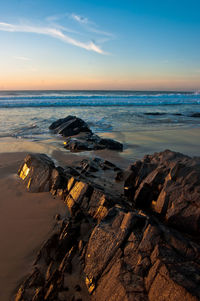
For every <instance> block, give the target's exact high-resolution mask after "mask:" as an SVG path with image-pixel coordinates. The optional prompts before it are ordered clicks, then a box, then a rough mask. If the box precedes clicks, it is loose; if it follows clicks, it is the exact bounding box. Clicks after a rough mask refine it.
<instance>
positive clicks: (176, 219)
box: [124, 150, 200, 233]
mask: <svg viewBox="0 0 200 301" xmlns="http://www.w3.org/2000/svg"><path fill="white" fill-rule="evenodd" d="M130 171H131V174H130V175H129V177H128V178H127V179H126V181H125V184H124V187H125V193H126V195H127V196H128V197H129V200H130V201H131V202H132V204H133V206H134V207H135V208H141V209H143V210H147V211H150V212H155V213H156V214H158V215H159V216H160V217H161V218H163V219H164V220H165V221H166V222H167V223H168V224H170V225H172V226H174V227H176V228H178V229H180V230H181V231H183V230H184V231H186V232H190V233H194V232H199V231H200V182H199V178H200V158H190V157H188V156H185V155H182V154H180V153H176V152H172V151H169V150H166V151H164V152H161V153H155V154H154V155H152V156H146V157H145V158H144V159H143V160H141V161H137V162H135V163H134V164H133V165H132V166H131V167H130Z"/></svg>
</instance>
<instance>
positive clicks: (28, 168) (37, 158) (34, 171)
mask: <svg viewBox="0 0 200 301" xmlns="http://www.w3.org/2000/svg"><path fill="white" fill-rule="evenodd" d="M54 169H55V165H54V163H53V161H52V160H51V159H50V158H49V157H48V156H46V155H44V154H34V155H33V154H29V155H27V156H26V158H25V159H24V163H23V164H22V166H21V167H20V169H19V170H18V175H19V176H20V178H21V179H22V180H23V181H24V184H25V185H26V188H27V189H28V191H31V192H41V191H50V189H51V184H52V179H51V176H52V173H53V172H54Z"/></svg>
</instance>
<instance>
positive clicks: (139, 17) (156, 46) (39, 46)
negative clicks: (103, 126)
mask: <svg viewBox="0 0 200 301" xmlns="http://www.w3.org/2000/svg"><path fill="white" fill-rule="evenodd" d="M199 11H200V2H199V1H197V0H191V1H188V0H187V1H186V0H182V1H180V0H177V1H172V0H165V1H157V0H151V1H150V0H149V1H147V0H143V1H142V0H140V1H139V0H132V1H109V0H107V1H105V0H102V1H94V0H93V1H92V0H90V1H88V0H87V1H76V0H74V1H67V0H64V1H63V0H58V1H55V0H42V1H41V0H40V1H38V0H18V1H17V0H7V1H2V0H0V42H1V47H0V67H1V68H0V89H133V90H146V89H153V90H159V89H162V90H199V89H200V17H199Z"/></svg>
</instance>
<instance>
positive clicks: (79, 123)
mask: <svg viewBox="0 0 200 301" xmlns="http://www.w3.org/2000/svg"><path fill="white" fill-rule="evenodd" d="M49 129H50V130H53V131H54V132H55V133H57V134H60V135H62V136H64V137H68V136H74V135H77V134H79V133H81V132H89V133H91V132H92V131H91V130H90V128H89V127H88V125H87V123H86V122H85V121H83V120H82V119H80V118H78V117H76V116H70V115H69V116H67V117H66V118H62V119H58V120H57V121H55V122H53V123H52V124H51V125H50V127H49Z"/></svg>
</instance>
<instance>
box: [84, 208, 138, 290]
mask: <svg viewBox="0 0 200 301" xmlns="http://www.w3.org/2000/svg"><path fill="white" fill-rule="evenodd" d="M133 222H134V214H133V213H131V212H129V213H125V212H123V211H122V210H118V209H117V208H113V209H111V210H110V211H109V213H108V214H107V216H106V217H105V218H104V219H103V220H102V221H101V223H100V224H99V225H97V226H96V227H95V228H94V230H93V232H92V234H91V236H90V239H89V242H88V247H87V252H86V255H85V269H84V271H85V274H86V277H87V278H86V282H87V286H88V289H89V291H91V289H92V288H93V287H94V286H95V281H96V280H97V279H98V278H99V277H100V276H101V274H102V273H103V271H104V269H105V268H106V266H107V264H108V262H109V261H110V260H111V258H112V257H113V256H114V254H115V252H116V251H117V249H118V248H119V247H120V246H121V244H122V243H123V241H124V240H125V238H126V236H127V234H128V232H129V230H130V227H131V226H132V224H133Z"/></svg>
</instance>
